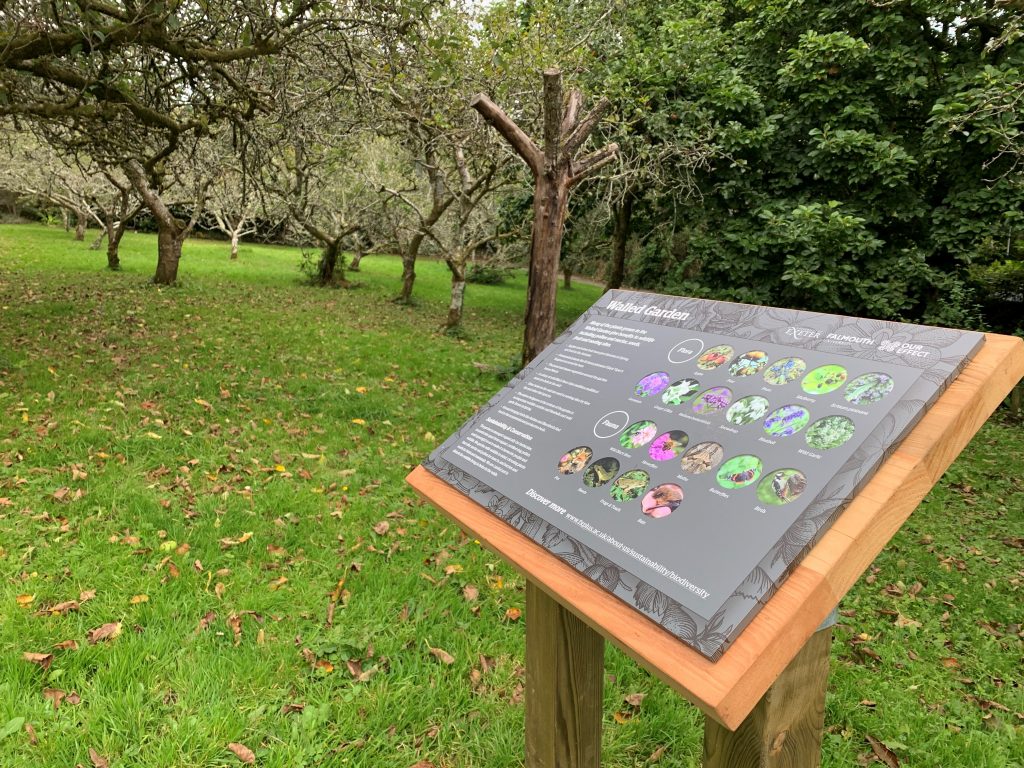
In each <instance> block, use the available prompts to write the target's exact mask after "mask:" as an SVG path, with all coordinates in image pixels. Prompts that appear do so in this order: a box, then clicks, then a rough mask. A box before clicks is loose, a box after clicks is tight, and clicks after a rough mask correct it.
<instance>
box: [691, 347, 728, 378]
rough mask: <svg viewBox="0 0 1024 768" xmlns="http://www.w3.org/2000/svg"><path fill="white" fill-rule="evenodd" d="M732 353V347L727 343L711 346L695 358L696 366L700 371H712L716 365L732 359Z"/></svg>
mask: <svg viewBox="0 0 1024 768" xmlns="http://www.w3.org/2000/svg"><path fill="white" fill-rule="evenodd" d="M732 355H733V348H732V347H730V346H729V345H728V344H721V345H719V346H717V347H712V348H711V349H709V350H708V351H707V352H705V353H704V354H703V355H701V356H700V357H698V358H697V367H698V368H700V369H701V370H702V371H713V370H715V368H717V367H718V366H720V365H723V364H725V363H728V362H729V361H730V360H731V359H732Z"/></svg>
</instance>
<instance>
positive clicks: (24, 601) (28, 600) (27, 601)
mask: <svg viewBox="0 0 1024 768" xmlns="http://www.w3.org/2000/svg"><path fill="white" fill-rule="evenodd" d="M14 599H15V601H16V602H17V603H18V605H32V601H33V600H35V599H36V596H35V595H18V596H17V597H16V598H14Z"/></svg>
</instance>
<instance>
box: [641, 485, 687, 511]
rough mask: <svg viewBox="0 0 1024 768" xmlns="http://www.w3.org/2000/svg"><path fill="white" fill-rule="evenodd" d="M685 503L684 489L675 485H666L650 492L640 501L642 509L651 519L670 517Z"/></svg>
mask: <svg viewBox="0 0 1024 768" xmlns="http://www.w3.org/2000/svg"><path fill="white" fill-rule="evenodd" d="M682 501H683V489H682V488H680V487H679V486H678V485H675V484H674V483H664V484H662V485H659V486H656V487H654V488H652V489H651V490H649V491H648V492H647V494H646V495H645V496H644V497H643V499H641V500H640V508H641V509H642V510H643V512H644V514H645V515H650V516H651V517H668V516H669V515H671V514H672V513H673V512H675V511H676V507H678V506H679V505H680V504H681V503H682Z"/></svg>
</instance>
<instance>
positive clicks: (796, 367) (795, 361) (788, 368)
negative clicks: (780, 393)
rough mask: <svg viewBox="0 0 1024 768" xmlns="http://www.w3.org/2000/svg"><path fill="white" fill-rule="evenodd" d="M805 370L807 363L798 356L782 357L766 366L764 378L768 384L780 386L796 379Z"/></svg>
mask: <svg viewBox="0 0 1024 768" xmlns="http://www.w3.org/2000/svg"><path fill="white" fill-rule="evenodd" d="M806 370H807V363H805V362H804V361H803V360H801V359H800V358H799V357H784V358H782V359H781V360H776V361H775V362H774V363H772V364H771V365H769V366H768V368H767V369H766V370H765V372H764V380H765V382H767V383H768V384H773V385H775V386H776V387H780V386H782V385H783V384H789V382H791V381H796V380H797V379H799V378H800V377H801V376H803V375H804V371H806Z"/></svg>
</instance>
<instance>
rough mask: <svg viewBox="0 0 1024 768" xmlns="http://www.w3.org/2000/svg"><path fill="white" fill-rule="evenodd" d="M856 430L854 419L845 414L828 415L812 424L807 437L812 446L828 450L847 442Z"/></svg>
mask: <svg viewBox="0 0 1024 768" xmlns="http://www.w3.org/2000/svg"><path fill="white" fill-rule="evenodd" d="M855 430H856V428H855V427H854V426H853V421H851V420H850V419H848V418H846V417H845V416H826V417H825V418H824V419H818V420H817V421H816V422H814V423H813V424H811V426H810V428H809V429H808V430H807V435H806V436H805V439H806V440H807V444H808V445H809V446H810V447H811V448H816V449H817V450H819V451H827V450H829V449H830V448H838V447H839V446H840V445H842V444H843V443H845V442H846V441H847V440H849V439H850V438H851V437H853V433H854V431H855Z"/></svg>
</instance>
